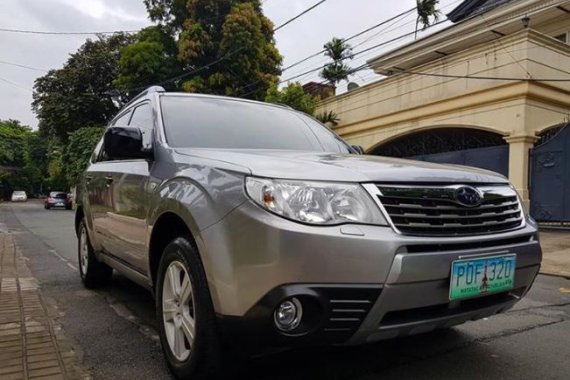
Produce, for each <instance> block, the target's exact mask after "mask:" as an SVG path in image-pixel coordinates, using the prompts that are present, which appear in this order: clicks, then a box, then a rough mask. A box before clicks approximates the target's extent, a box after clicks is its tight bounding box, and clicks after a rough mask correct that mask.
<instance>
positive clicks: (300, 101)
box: [265, 82, 319, 115]
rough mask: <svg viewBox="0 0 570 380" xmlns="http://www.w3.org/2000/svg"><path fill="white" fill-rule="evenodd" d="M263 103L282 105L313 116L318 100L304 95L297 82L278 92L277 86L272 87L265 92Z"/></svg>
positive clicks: (309, 95) (301, 87)
mask: <svg viewBox="0 0 570 380" xmlns="http://www.w3.org/2000/svg"><path fill="white" fill-rule="evenodd" d="M265 101H266V102H269V103H276V104H284V105H288V106H289V107H291V108H294V109H296V110H297V111H301V112H304V113H306V114H309V115H313V114H314V112H315V108H316V106H317V102H318V101H319V99H318V98H317V97H315V96H312V95H311V94H307V93H305V91H304V90H303V86H302V85H301V84H300V83H299V82H295V83H289V84H288V85H287V87H285V88H283V89H282V90H279V88H278V87H277V85H273V86H271V87H270V88H269V90H267V95H266V96H265Z"/></svg>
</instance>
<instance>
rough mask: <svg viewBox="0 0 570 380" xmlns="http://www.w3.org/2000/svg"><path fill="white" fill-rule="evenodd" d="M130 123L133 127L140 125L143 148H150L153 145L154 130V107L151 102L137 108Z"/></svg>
mask: <svg viewBox="0 0 570 380" xmlns="http://www.w3.org/2000/svg"><path fill="white" fill-rule="evenodd" d="M129 125H130V126H131V127H138V128H139V129H140V130H141V131H142V134H143V148H144V149H150V148H151V147H152V130H153V122H152V107H151V106H150V104H148V103H147V104H143V105H142V106H140V107H137V108H135V111H134V113H133V116H132V117H131V122H130V123H129Z"/></svg>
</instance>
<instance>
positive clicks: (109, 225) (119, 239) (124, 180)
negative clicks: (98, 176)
mask: <svg viewBox="0 0 570 380" xmlns="http://www.w3.org/2000/svg"><path fill="white" fill-rule="evenodd" d="M129 126H130V127H137V128H139V129H140V130H141V132H142V135H143V148H144V149H152V146H153V139H154V120H153V112H152V106H151V104H150V103H149V102H145V103H142V104H139V105H137V106H136V107H134V110H133V113H132V115H131V118H130V122H129ZM151 165H152V162H151V161H147V160H145V159H128V160H116V161H113V165H112V166H110V167H109V171H108V172H107V176H106V178H107V179H109V178H110V182H111V183H110V184H108V189H109V190H110V192H111V194H110V197H109V199H110V201H111V205H112V210H111V211H109V212H107V215H106V220H105V233H106V235H107V242H106V247H105V249H106V250H107V251H108V253H109V254H111V255H113V256H115V258H117V259H119V260H120V261H123V262H124V263H125V264H127V265H128V266H130V267H131V268H132V269H135V270H137V271H138V272H140V273H142V274H147V273H146V271H147V268H148V266H147V257H146V229H147V222H146V216H147V210H148V201H149V190H148V183H149V172H150V168H151Z"/></svg>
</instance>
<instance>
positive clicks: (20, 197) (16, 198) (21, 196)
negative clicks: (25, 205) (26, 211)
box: [11, 191, 28, 202]
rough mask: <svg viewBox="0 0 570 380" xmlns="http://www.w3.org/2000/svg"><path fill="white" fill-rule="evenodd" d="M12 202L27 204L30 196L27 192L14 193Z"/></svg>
mask: <svg viewBox="0 0 570 380" xmlns="http://www.w3.org/2000/svg"><path fill="white" fill-rule="evenodd" d="M11 200H12V202H27V201H28V195H27V194H26V192H25V191H14V192H12V198H11Z"/></svg>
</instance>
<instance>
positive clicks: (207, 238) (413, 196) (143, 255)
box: [76, 88, 542, 378]
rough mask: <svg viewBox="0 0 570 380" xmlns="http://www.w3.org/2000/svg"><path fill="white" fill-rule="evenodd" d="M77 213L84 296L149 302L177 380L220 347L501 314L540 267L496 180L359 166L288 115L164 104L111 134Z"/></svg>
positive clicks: (386, 165) (333, 140) (182, 100)
mask: <svg viewBox="0 0 570 380" xmlns="http://www.w3.org/2000/svg"><path fill="white" fill-rule="evenodd" d="M77 202H78V208H77V214H76V229H77V236H78V239H79V244H78V251H79V262H80V272H81V278H82V280H83V282H84V284H85V285H86V286H87V287H95V286H99V285H102V284H104V283H106V282H107V281H109V279H110V278H111V275H112V270H113V269H115V270H117V271H119V272H121V273H122V274H123V275H125V276H127V277H129V278H130V279H132V280H133V281H135V282H137V283H139V284H141V285H142V286H144V287H146V288H148V289H149V290H151V291H152V292H153V294H154V296H155V298H156V309H157V320H158V326H159V332H160V337H161V341H162V347H163V351H164V354H165V357H166V360H167V362H168V364H169V367H170V368H171V370H172V372H173V373H174V374H175V375H176V376H177V377H181V378H182V377H188V376H192V375H197V374H199V373H207V372H209V371H213V370H215V368H219V367H220V366H219V360H220V353H221V352H222V351H223V350H222V349H221V348H222V346H224V347H225V346H226V345H225V343H226V342H229V343H233V344H248V345H255V346H258V347H262V346H286V347H288V346H295V345H306V344H338V345H353V344H361V343H367V342H374V341H377V340H381V339H387V338H394V337H398V336H405V335H410V334H416V333H423V332H426V331H431V330H434V329H436V328H444V327H450V326H453V325H457V324H461V323H464V322H466V321H470V320H475V319H479V318H483V317H488V316H491V315H493V314H496V313H500V312H504V311H505V310H507V309H509V308H511V307H512V306H513V305H514V304H515V303H516V302H517V301H519V300H520V299H521V297H522V296H524V295H525V293H526V292H527V291H528V290H529V288H530V286H531V285H532V283H533V280H534V278H535V276H536V275H537V273H538V270H539V267H540V262H541V256H542V254H541V249H540V244H539V239H538V233H537V227H536V225H535V223H534V221H533V220H532V219H531V218H530V217H528V216H527V215H526V212H525V210H524V208H523V207H522V204H521V202H520V199H519V197H518V195H517V193H516V191H515V190H514V189H513V187H512V186H511V185H510V184H509V182H508V181H507V180H506V179H505V178H504V177H502V176H500V175H498V174H495V173H492V172H489V171H485V170H480V169H475V168H467V167H458V166H444V165H436V164H431V163H424V162H416V161H408V160H402V159H395V158H384V157H377V156H366V155H361V154H359V153H358V150H357V149H356V148H355V147H351V146H350V145H348V144H346V143H345V142H344V141H343V140H342V139H340V138H339V137H338V136H336V135H335V134H334V133H332V132H331V131H329V130H328V129H327V128H326V127H324V126H323V125H321V124H320V123H318V122H317V121H315V120H314V119H312V118H310V117H308V116H307V115H305V114H302V113H299V112H296V111H293V110H291V109H288V108H286V107H281V106H276V105H269V104H264V103H258V102H253V101H247V100H240V99H232V98H224V97H216V96H204V95H190V94H181V93H165V92H164V91H163V90H162V89H160V88H151V89H149V90H147V91H145V92H144V93H142V94H141V95H139V96H138V97H137V98H135V99H134V100H133V101H132V102H131V103H129V104H128V105H126V106H125V107H124V109H123V110H122V111H121V112H120V113H119V114H118V115H117V117H115V119H113V121H112V122H111V123H110V125H109V127H108V129H107V131H106V133H105V135H104V137H103V139H102V140H101V142H100V143H99V144H98V146H97V148H96V151H95V152H94V154H93V157H92V159H91V163H90V165H89V167H88V169H87V170H86V172H85V173H84V176H83V179H82V181H81V184H80V186H79V195H78V199H77ZM112 268H113V269H112ZM241 337H245V339H244V338H241ZM221 342H224V345H222V343H221ZM244 342H245V343H244Z"/></svg>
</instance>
